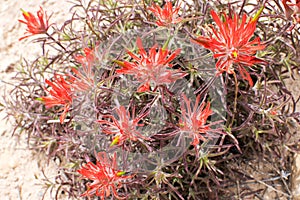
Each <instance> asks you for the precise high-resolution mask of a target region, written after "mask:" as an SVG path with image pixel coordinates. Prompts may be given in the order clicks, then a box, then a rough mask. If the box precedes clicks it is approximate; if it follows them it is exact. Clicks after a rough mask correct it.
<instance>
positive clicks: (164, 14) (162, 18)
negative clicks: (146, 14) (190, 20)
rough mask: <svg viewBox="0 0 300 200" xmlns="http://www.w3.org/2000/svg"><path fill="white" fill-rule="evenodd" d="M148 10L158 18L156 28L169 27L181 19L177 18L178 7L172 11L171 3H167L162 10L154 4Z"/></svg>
mask: <svg viewBox="0 0 300 200" xmlns="http://www.w3.org/2000/svg"><path fill="white" fill-rule="evenodd" d="M148 9H149V10H150V11H152V12H153V14H154V15H155V16H156V17H157V18H158V20H157V21H156V24H157V25H158V26H169V25H170V24H176V23H179V22H181V21H182V18H180V17H178V11H179V9H180V6H178V7H176V8H175V9H174V10H173V6H172V2H171V1H167V2H166V4H165V6H164V8H163V9H162V8H161V7H159V6H158V5H156V4H154V3H153V5H152V6H151V7H149V8H148Z"/></svg>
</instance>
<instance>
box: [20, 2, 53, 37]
mask: <svg viewBox="0 0 300 200" xmlns="http://www.w3.org/2000/svg"><path fill="white" fill-rule="evenodd" d="M22 12H23V17H24V18H25V20H26V21H23V20H19V22H21V23H24V24H26V25H27V32H26V33H30V34H31V35H26V36H24V37H21V38H20V39H19V40H23V39H24V38H27V37H29V36H32V35H36V34H42V33H46V32H47V30H48V28H49V24H48V22H49V17H48V16H47V14H46V13H45V12H44V10H43V8H42V7H40V10H39V11H38V12H37V17H38V19H37V18H36V17H35V16H34V15H33V14H32V13H31V12H26V11H24V10H22Z"/></svg>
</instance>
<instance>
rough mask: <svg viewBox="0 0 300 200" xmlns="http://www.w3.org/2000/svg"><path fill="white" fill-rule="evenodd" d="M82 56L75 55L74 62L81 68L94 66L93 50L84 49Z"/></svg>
mask: <svg viewBox="0 0 300 200" xmlns="http://www.w3.org/2000/svg"><path fill="white" fill-rule="evenodd" d="M83 51H84V54H85V56H84V55H76V56H75V60H76V61H77V62H79V63H80V64H81V65H82V66H85V67H86V68H87V67H89V68H90V67H91V66H92V65H93V64H94V61H95V53H94V50H93V49H90V48H84V49H83Z"/></svg>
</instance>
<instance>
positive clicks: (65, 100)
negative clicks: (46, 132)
mask: <svg viewBox="0 0 300 200" xmlns="http://www.w3.org/2000/svg"><path fill="white" fill-rule="evenodd" d="M45 82H46V83H47V84H48V85H49V86H51V89H50V90H48V89H46V90H47V91H48V93H49V95H48V96H44V97H41V100H42V101H43V102H44V103H45V105H46V108H51V107H53V106H63V112H62V114H61V116H60V123H63V122H64V119H65V117H66V114H67V112H68V111H69V108H70V106H71V104H72V89H71V85H70V84H69V83H68V82H67V81H66V80H65V79H64V78H63V76H62V75H55V76H54V80H53V81H50V80H47V79H46V80H45Z"/></svg>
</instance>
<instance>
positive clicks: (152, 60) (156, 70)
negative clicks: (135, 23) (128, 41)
mask: <svg viewBox="0 0 300 200" xmlns="http://www.w3.org/2000/svg"><path fill="white" fill-rule="evenodd" d="M136 43H137V47H138V48H139V55H135V54H133V53H132V52H130V51H128V52H127V53H128V54H129V56H130V57H131V58H132V59H133V60H134V61H133V62H128V61H124V62H121V61H117V64H119V65H120V66H121V67H122V68H121V69H117V70H116V73H117V74H129V75H134V76H135V78H136V79H137V80H138V81H139V82H140V83H141V85H140V86H139V88H138V92H144V91H149V90H150V85H151V84H154V86H155V87H157V86H160V85H164V84H169V83H173V82H175V81H176V80H177V79H180V78H182V77H184V76H185V75H186V73H184V72H182V71H181V70H176V69H171V68H172V64H170V62H171V61H172V60H174V59H175V58H176V56H177V55H178V54H180V51H181V50H180V49H176V50H175V51H174V52H171V51H169V50H168V49H165V48H159V49H158V50H157V47H158V45H157V44H156V45H154V46H153V47H151V48H150V50H149V52H148V53H147V52H146V51H145V49H144V47H143V45H142V40H141V38H137V41H136Z"/></svg>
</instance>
